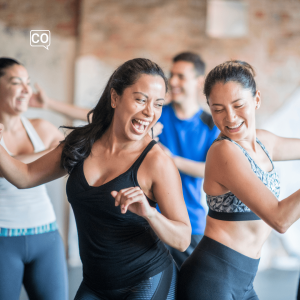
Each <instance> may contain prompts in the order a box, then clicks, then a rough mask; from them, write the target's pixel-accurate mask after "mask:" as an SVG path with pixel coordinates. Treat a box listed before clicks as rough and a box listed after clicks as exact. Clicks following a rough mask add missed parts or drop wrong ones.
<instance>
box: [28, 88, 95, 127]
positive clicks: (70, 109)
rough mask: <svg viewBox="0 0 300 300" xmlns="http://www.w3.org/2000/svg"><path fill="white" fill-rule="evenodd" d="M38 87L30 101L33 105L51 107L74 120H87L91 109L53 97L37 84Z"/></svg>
mask: <svg viewBox="0 0 300 300" xmlns="http://www.w3.org/2000/svg"><path fill="white" fill-rule="evenodd" d="M36 89H37V93H34V94H32V97H31V99H30V101H29V105H30V106H31V107H37V108H44V109H50V110H52V111H54V112H57V113H60V114H62V115H64V116H66V117H68V118H70V119H73V120H82V121H87V114H88V112H89V111H90V110H89V109H87V108H83V107H79V106H75V105H72V104H68V103H64V102H61V101H58V100H54V99H51V98H49V97H48V96H47V95H46V93H45V91H44V90H43V89H41V88H40V87H39V85H37V84H36Z"/></svg>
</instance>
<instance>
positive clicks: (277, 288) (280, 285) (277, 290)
mask: <svg viewBox="0 0 300 300" xmlns="http://www.w3.org/2000/svg"><path fill="white" fill-rule="evenodd" d="M298 278H299V272H296V271H280V270H276V269H269V270H265V271H261V272H259V273H258V274H257V276H256V279H255V281H254V287H255V290H256V293H257V295H258V297H259V299H260V300H296V294H297V286H298ZM81 279H82V269H81V267H77V268H69V291H70V298H69V299H70V300H73V299H74V296H75V294H76V291H77V288H78V286H79V284H80V282H81ZM20 300H28V298H27V295H26V292H25V291H24V289H22V292H21V296H20Z"/></svg>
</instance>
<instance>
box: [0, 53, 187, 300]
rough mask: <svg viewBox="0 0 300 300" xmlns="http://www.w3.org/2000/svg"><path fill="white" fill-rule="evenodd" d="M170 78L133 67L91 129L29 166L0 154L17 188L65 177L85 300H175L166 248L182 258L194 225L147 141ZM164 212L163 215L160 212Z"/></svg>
mask: <svg viewBox="0 0 300 300" xmlns="http://www.w3.org/2000/svg"><path fill="white" fill-rule="evenodd" d="M166 90H167V79H166V78H165V76H164V74H163V71H162V70H161V69H160V67H159V66H158V65H156V64H155V63H153V62H151V61H150V60H147V59H133V60H131V61H128V62H126V63H124V64H123V65H122V66H120V67H119V68H118V69H117V70H116V71H115V72H114V73H113V75H112V76H111V78H110V79H109V81H108V84H107V86H106V88H105V90H104V92H103V94H102V96H101V98H100V100H99V102H98V104H97V105H96V107H95V108H94V109H93V110H92V111H91V112H90V113H89V115H88V117H87V119H88V120H90V116H91V115H92V118H91V122H89V124H88V125H86V126H83V127H78V128H74V127H65V128H70V129H73V131H72V132H71V133H70V134H69V135H68V136H67V137H66V139H65V140H64V142H62V143H61V145H60V146H59V147H58V148H57V149H55V150H54V151H52V152H51V153H50V154H48V155H47V156H45V157H42V158H41V159H39V160H38V161H36V162H34V163H32V164H31V165H30V167H28V166H27V165H25V164H22V163H20V162H17V161H15V160H14V159H13V158H11V157H9V156H8V155H7V154H6V153H5V150H4V149H2V148H1V147H0V171H1V172H2V173H3V175H4V177H6V178H7V179H8V180H9V181H11V182H12V183H13V184H15V185H17V186H18V187H19V188H24V187H32V186H35V185H38V184H41V183H44V182H47V181H49V180H53V179H56V178H58V177H61V176H63V175H65V174H67V173H69V174H70V176H69V179H68V182H67V195H68V200H69V202H70V203H71V205H72V208H73V210H74V214H75V218H76V224H77V229H78V236H79V248H80V256H81V260H82V263H83V282H82V284H81V286H80V288H79V290H78V292H77V295H76V297H75V299H76V300H79V299H113V300H118V299H120V300H121V299H131V300H137V299H152V300H155V299H161V300H163V299H176V288H175V287H176V281H177V270H176V266H175V265H174V263H173V260H172V257H171V255H170V253H169V252H168V250H167V249H166V247H165V246H164V243H166V244H168V245H170V246H171V247H173V248H177V249H178V250H181V251H184V250H185V249H186V248H187V247H188V246H189V243H190V236H191V226H190V222H189V218H188V214H187V210H186V207H185V204H184V200H183V195H182V189H181V182H180V176H179V173H178V170H177V168H176V167H175V165H174V164H173V163H172V161H171V159H170V158H169V157H167V156H166V155H165V154H164V151H163V150H162V149H161V148H160V147H159V146H158V145H157V144H156V142H155V141H153V140H152V139H151V137H150V136H149V135H148V132H149V130H150V128H152V127H153V126H154V124H155V123H156V122H157V120H158V119H159V117H160V115H161V110H162V106H163V103H164V97H165V93H166ZM157 204H158V205H159V207H160V210H161V212H162V214H160V213H158V211H157V210H156V208H155V207H156V205H157Z"/></svg>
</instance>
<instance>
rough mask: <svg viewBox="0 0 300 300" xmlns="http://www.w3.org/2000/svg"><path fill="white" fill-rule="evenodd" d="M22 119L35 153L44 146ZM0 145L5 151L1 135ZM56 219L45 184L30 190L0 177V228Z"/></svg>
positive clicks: (43, 148)
mask: <svg viewBox="0 0 300 300" xmlns="http://www.w3.org/2000/svg"><path fill="white" fill-rule="evenodd" d="M21 121H22V123H23V126H24V127H25V130H26V132H27V134H28V136H29V138H30V140H31V143H32V144H33V147H34V153H36V152H40V151H43V150H45V146H44V144H43V142H42V140H41V138H40V137H39V135H38V134H37V132H36V131H35V129H34V127H33V126H32V124H31V123H30V121H29V120H27V119H26V118H24V117H21ZM0 144H1V145H2V146H3V147H4V149H5V150H6V151H7V152H8V153H9V154H10V155H11V153H10V152H9V151H8V150H7V148H6V146H5V144H4V140H3V138H2V139H1V140H0ZM54 221H55V213H54V210H53V206H52V203H51V201H50V198H49V196H48V194H47V191H46V187H45V185H40V186H37V187H34V188H30V189H20V190H19V189H18V188H16V187H15V186H14V185H12V184H11V183H9V182H8V181H7V180H6V179H4V178H3V177H0V227H2V228H33V227H38V226H42V225H46V224H49V223H52V222H54Z"/></svg>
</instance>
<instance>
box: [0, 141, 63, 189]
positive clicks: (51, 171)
mask: <svg viewBox="0 0 300 300" xmlns="http://www.w3.org/2000/svg"><path fill="white" fill-rule="evenodd" d="M61 153H62V146H61V145H60V146H58V147H57V148H55V149H54V150H53V151H51V152H50V153H48V154H46V155H45V156H42V157H41V158H39V159H38V160H36V161H34V162H32V163H30V164H28V165H27V164H24V163H23V162H21V161H19V160H16V159H15V158H13V157H11V156H10V155H9V154H8V153H7V152H6V151H5V149H4V148H3V147H2V146H0V172H1V173H2V175H3V177H4V178H5V179H7V180H8V181H9V182H10V183H12V184H13V185H15V186H16V187H17V188H19V189H25V188H31V187H34V186H38V185H41V184H43V183H46V182H49V181H52V180H55V179H57V178H59V177H62V176H64V175H66V174H67V172H66V171H65V170H64V169H62V168H61V167H60V158H61Z"/></svg>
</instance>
